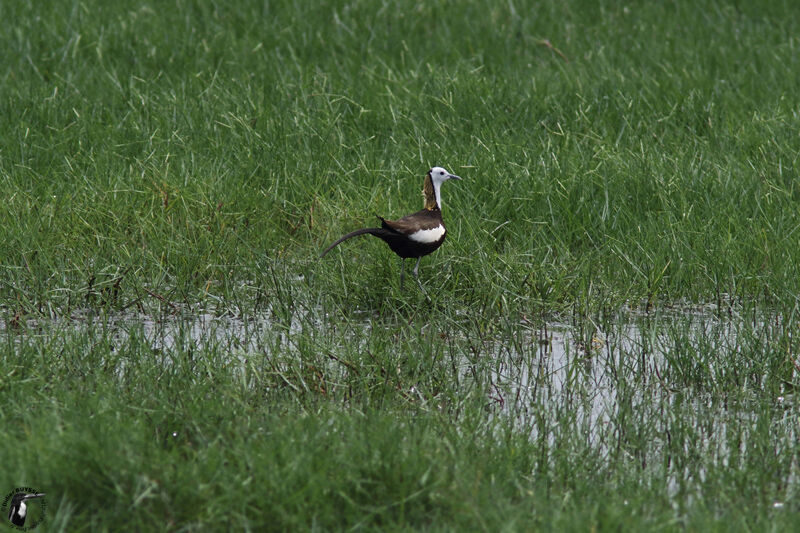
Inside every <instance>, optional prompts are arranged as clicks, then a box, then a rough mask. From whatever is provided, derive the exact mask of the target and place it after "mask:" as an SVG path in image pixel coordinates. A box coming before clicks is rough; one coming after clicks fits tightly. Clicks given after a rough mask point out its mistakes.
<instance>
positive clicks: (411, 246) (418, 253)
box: [319, 167, 461, 292]
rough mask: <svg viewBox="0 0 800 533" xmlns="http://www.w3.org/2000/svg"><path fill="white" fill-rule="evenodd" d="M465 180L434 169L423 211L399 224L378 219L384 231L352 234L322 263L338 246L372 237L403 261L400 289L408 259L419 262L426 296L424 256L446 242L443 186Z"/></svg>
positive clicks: (426, 184)
mask: <svg viewBox="0 0 800 533" xmlns="http://www.w3.org/2000/svg"><path fill="white" fill-rule="evenodd" d="M450 179H456V180H460V179H461V178H460V177H458V176H456V175H455V174H450V173H449V172H448V171H447V170H445V169H443V168H442V167H433V168H432V169H430V170H429V171H428V174H427V175H426V176H425V182H424V183H423V186H422V196H424V197H425V204H424V207H423V208H422V210H420V211H417V212H416V213H412V214H410V215H406V216H404V217H403V218H401V219H398V220H386V219H385V218H383V217H378V218H379V219H380V220H381V227H380V228H363V229H358V230H356V231H353V232H350V233H348V234H347V235H345V236H344V237H342V238H341V239H339V240H338V241H336V242H335V243H333V244H331V245H330V246H328V247H327V248H325V251H324V252H322V255H320V256H319V258H320V259H322V258H323V257H325V254H327V253H328V252H330V251H331V250H332V249H333V248H334V247H335V246H336V245H337V244H339V243H341V242H343V241H346V240H347V239H350V238H351V237H356V236H358V235H365V234H367V233H368V234H370V235H374V236H376V237H378V238H379V239H383V241H384V242H385V243H386V244H388V245H389V248H391V249H392V251H393V252H394V253H396V254H397V255H399V256H400V258H401V259H402V261H401V263H400V286H401V287H402V286H403V278H404V277H405V263H406V259H409V258H416V259H417V264H416V265H414V278H415V279H416V280H417V284H418V285H419V288H420V289H422V292H425V289H424V288H423V287H422V283H420V281H419V273H418V270H419V262H420V260H421V259H422V257H423V256H425V255H428V254H429V253H431V252H433V251H434V250H436V249H437V248H438V247H439V246H441V245H442V243H443V242H444V238H445V235H446V234H447V230H446V229H445V227H444V221H443V220H442V209H441V206H442V197H441V192H440V190H441V187H442V183H444V182H445V181H447V180H450Z"/></svg>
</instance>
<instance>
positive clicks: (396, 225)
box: [378, 209, 442, 235]
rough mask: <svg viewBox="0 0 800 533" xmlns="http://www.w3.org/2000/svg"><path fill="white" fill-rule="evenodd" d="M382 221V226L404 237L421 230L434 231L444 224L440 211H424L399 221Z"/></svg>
mask: <svg viewBox="0 0 800 533" xmlns="http://www.w3.org/2000/svg"><path fill="white" fill-rule="evenodd" d="M378 218H380V219H381V226H382V227H384V228H387V229H391V230H394V231H396V232H398V233H402V234H404V235H410V234H411V233H414V232H416V231H419V230H421V229H432V228H435V227H437V226H440V225H441V224H442V214H441V211H439V210H438V209H435V210H433V209H422V210H421V211H417V212H416V213H412V214H410V215H406V216H404V217H403V218H400V219H398V220H386V219H385V218H382V217H378Z"/></svg>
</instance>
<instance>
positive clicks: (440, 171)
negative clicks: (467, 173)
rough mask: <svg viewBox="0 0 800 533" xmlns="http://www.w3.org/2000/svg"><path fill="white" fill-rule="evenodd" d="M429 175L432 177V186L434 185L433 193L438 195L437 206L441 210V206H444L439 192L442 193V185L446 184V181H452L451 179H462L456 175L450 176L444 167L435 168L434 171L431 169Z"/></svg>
mask: <svg viewBox="0 0 800 533" xmlns="http://www.w3.org/2000/svg"><path fill="white" fill-rule="evenodd" d="M428 175H429V176H430V177H431V184H432V185H433V192H434V194H435V195H436V205H437V206H439V207H440V208H441V206H442V196H441V193H440V192H439V191H440V189H441V187H442V183H444V182H445V181H447V180H450V179H455V180H460V179H461V178H460V177H458V176H456V175H455V174H450V173H449V172H448V171H447V169H444V168H442V167H433V168H432V169H430V170H429V171H428Z"/></svg>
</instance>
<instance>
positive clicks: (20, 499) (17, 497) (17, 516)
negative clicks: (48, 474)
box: [8, 492, 44, 527]
mask: <svg viewBox="0 0 800 533" xmlns="http://www.w3.org/2000/svg"><path fill="white" fill-rule="evenodd" d="M42 496H44V492H40V493H38V494H32V493H27V492H18V493H16V494H14V495H13V496H12V497H11V505H10V506H9V508H8V519H9V520H10V521H11V523H12V524H14V525H15V526H20V527H22V526H24V525H25V517H26V516H28V505H27V504H26V503H25V501H26V500H30V499H33V498H41V497H42Z"/></svg>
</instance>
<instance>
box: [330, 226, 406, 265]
mask: <svg viewBox="0 0 800 533" xmlns="http://www.w3.org/2000/svg"><path fill="white" fill-rule="evenodd" d="M367 233H369V234H370V235H375V236H376V237H379V238H381V239H383V238H385V237H388V236H389V235H392V231H391V230H387V229H384V228H363V229H357V230H355V231H351V232H350V233H348V234H347V235H345V236H344V237H342V238H341V239H339V240H338V241H336V242H335V243H333V244H331V245H330V246H328V247H327V248H325V251H324V252H322V255H320V256H319V258H320V259H322V258H323V257H325V254H327V253H328V252H330V251H331V250H333V249H334V248H336V245H337V244H340V243H342V242H344V241H346V240H347V239H351V238H353V237H358V236H359V235H365V234H367Z"/></svg>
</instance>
